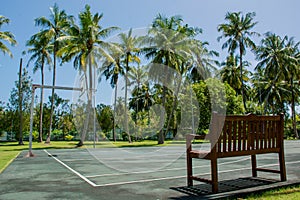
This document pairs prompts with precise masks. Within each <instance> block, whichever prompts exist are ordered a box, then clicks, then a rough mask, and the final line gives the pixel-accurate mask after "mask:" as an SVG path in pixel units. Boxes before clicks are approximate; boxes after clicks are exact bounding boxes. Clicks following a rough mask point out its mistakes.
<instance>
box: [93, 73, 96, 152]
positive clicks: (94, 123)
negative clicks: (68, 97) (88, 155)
mask: <svg viewBox="0 0 300 200" xmlns="http://www.w3.org/2000/svg"><path fill="white" fill-rule="evenodd" d="M95 72H96V69H94V81H93V82H94V85H93V87H94V88H93V93H92V94H93V106H92V107H93V111H94V112H93V116H94V121H93V131H94V149H95V148H96V95H95V93H96V73H95Z"/></svg>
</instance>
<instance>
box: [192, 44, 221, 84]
mask: <svg viewBox="0 0 300 200" xmlns="http://www.w3.org/2000/svg"><path fill="white" fill-rule="evenodd" d="M207 45H208V43H207V42H201V41H199V40H194V44H193V45H192V46H191V50H192V55H193V57H192V60H191V65H190V67H189V72H188V73H189V74H188V76H189V78H190V80H191V81H192V82H194V83H195V82H198V81H200V80H206V79H207V78H209V77H212V74H213V73H214V72H216V71H217V67H216V66H219V62H218V61H216V60H214V59H213V57H218V56H219V54H218V53H217V52H216V51H210V50H208V48H207V47H206V46H207Z"/></svg>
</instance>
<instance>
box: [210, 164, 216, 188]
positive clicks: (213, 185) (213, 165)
mask: <svg viewBox="0 0 300 200" xmlns="http://www.w3.org/2000/svg"><path fill="white" fill-rule="evenodd" d="M210 162H211V181H212V192H213V193H217V192H218V162H217V159H211V161H210Z"/></svg>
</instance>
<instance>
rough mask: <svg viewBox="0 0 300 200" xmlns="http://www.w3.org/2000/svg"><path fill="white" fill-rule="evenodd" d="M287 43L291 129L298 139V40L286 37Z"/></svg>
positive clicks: (299, 53)
mask: <svg viewBox="0 0 300 200" xmlns="http://www.w3.org/2000/svg"><path fill="white" fill-rule="evenodd" d="M287 40H288V43H287V44H286V48H287V49H288V50H287V51H288V52H287V59H286V66H287V68H288V72H289V73H288V74H287V77H286V78H287V79H289V82H290V88H291V93H292V95H291V100H290V101H291V111H292V122H293V130H294V135H295V137H296V138H297V139H299V134H298V132H297V124H296V123H297V121H296V109H295V107H296V106H295V104H296V103H295V101H296V100H295V99H297V98H299V88H297V87H295V83H299V80H300V69H299V63H300V62H299V61H300V51H299V48H298V46H299V45H300V42H297V43H295V41H294V38H290V39H288V38H287Z"/></svg>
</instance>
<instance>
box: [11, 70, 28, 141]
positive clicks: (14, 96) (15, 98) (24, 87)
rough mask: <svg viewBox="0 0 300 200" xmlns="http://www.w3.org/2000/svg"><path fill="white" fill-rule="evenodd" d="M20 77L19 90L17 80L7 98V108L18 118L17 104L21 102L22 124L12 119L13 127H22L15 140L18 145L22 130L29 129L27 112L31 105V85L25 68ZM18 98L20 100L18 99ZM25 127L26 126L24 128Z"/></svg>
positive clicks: (21, 139)
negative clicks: (20, 93)
mask: <svg viewBox="0 0 300 200" xmlns="http://www.w3.org/2000/svg"><path fill="white" fill-rule="evenodd" d="M21 73H22V76H20V77H21V89H20V90H19V89H18V88H19V85H20V84H19V80H17V81H15V88H13V89H12V90H11V94H10V98H9V104H8V108H9V110H11V111H12V112H13V113H12V114H13V115H16V116H18V115H19V112H20V110H19V103H20V100H21V104H22V106H21V108H22V113H23V118H22V119H21V120H23V122H24V123H23V122H21V121H20V119H18V118H14V117H13V123H14V127H15V128H16V127H19V126H18V125H21V124H22V123H23V124H24V126H23V127H22V131H21V132H20V134H18V135H17V139H18V141H19V144H22V143H23V132H24V130H28V128H29V126H28V125H29V111H30V103H31V84H32V79H31V77H30V76H29V75H28V71H27V70H26V68H23V70H22V72H21ZM19 91H21V92H22V95H19ZM20 96H21V97H22V99H20ZM25 125H27V126H25ZM13 131H16V132H17V131H19V130H17V129H14V130H13Z"/></svg>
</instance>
